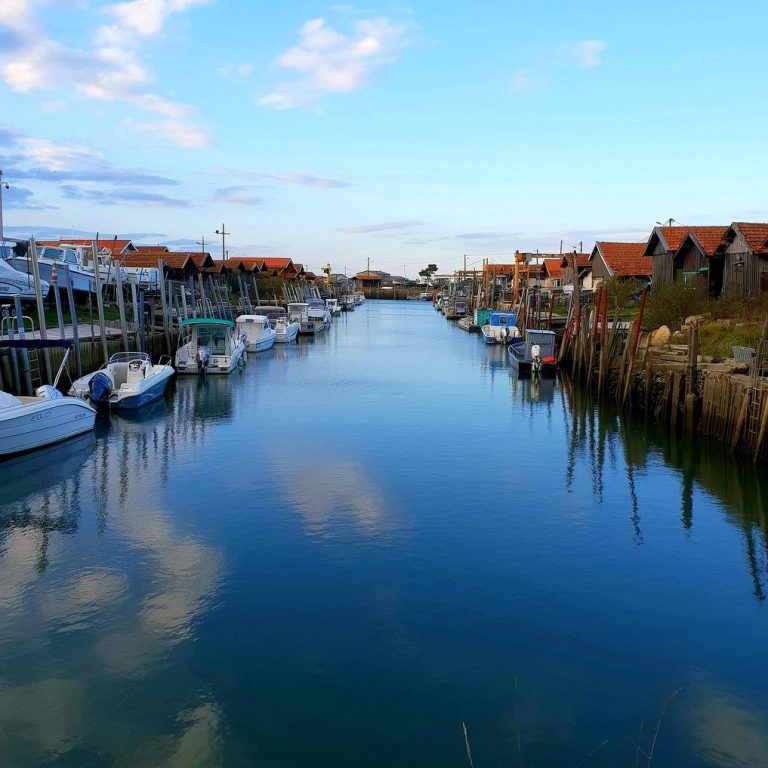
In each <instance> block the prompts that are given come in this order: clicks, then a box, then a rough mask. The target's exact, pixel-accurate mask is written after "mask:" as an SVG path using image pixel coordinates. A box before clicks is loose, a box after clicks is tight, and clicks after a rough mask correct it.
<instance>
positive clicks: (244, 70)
mask: <svg viewBox="0 0 768 768" xmlns="http://www.w3.org/2000/svg"><path fill="white" fill-rule="evenodd" d="M252 72H253V65H252V64H231V63H230V64H224V65H223V66H221V67H219V75H220V76H221V77H223V78H224V79H225V80H244V79H245V78H246V77H249V76H250V75H251V73H252Z"/></svg>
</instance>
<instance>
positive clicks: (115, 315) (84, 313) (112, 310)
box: [32, 299, 133, 328]
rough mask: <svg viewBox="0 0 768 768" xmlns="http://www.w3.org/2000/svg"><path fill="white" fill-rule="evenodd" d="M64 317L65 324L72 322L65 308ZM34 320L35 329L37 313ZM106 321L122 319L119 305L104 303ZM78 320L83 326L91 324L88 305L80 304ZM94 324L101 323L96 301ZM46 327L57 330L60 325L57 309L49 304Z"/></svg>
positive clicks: (130, 317) (46, 312)
mask: <svg viewBox="0 0 768 768" xmlns="http://www.w3.org/2000/svg"><path fill="white" fill-rule="evenodd" d="M65 304H66V302H65ZM62 315H63V316H64V323H65V324H69V323H71V322H72V317H71V315H70V314H69V312H66V311H64V307H62ZM126 315H128V307H126ZM132 317H133V316H132V315H129V316H128V319H129V320H130V319H132ZM32 319H33V320H34V321H35V327H37V313H35V314H34V315H33V316H32ZM104 319H105V320H119V319H120V312H119V310H118V308H117V304H115V303H112V302H105V303H104ZM77 320H78V322H79V323H80V324H81V325H82V324H85V325H88V324H89V323H90V322H91V314H90V311H89V309H88V305H87V304H78V306H77ZM93 322H94V325H98V322H99V312H98V310H97V308H96V301H95V299H94V302H93ZM45 325H46V327H47V328H56V327H58V325H59V318H58V316H57V315H56V307H52V306H49V305H48V304H47V303H46V305H45Z"/></svg>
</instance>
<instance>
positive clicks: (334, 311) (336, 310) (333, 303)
mask: <svg viewBox="0 0 768 768" xmlns="http://www.w3.org/2000/svg"><path fill="white" fill-rule="evenodd" d="M325 308H326V309H327V310H328V311H329V312H330V313H331V317H339V315H341V304H339V300H338V299H326V300H325Z"/></svg>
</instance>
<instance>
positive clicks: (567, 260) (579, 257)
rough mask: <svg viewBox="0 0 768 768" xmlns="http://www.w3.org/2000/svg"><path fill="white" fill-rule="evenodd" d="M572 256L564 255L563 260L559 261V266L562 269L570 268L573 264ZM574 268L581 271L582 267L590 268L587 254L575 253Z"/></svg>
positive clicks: (590, 263) (569, 254)
mask: <svg viewBox="0 0 768 768" xmlns="http://www.w3.org/2000/svg"><path fill="white" fill-rule="evenodd" d="M573 256H574V254H572V253H564V254H563V258H562V259H561V260H560V266H562V267H570V266H571V265H572V264H573ZM576 266H577V267H578V268H579V269H582V268H583V267H591V266H592V262H591V261H590V260H589V254H588V253H577V254H576Z"/></svg>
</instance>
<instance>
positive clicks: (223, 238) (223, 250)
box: [216, 224, 232, 261]
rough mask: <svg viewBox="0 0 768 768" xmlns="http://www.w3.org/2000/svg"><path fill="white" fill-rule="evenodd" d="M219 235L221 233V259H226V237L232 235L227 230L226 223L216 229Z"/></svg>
mask: <svg viewBox="0 0 768 768" xmlns="http://www.w3.org/2000/svg"><path fill="white" fill-rule="evenodd" d="M216 234H217V235H221V260H222V261H226V258H227V247H226V238H227V235H231V234H232V233H231V232H227V230H226V227H225V226H224V224H222V225H221V229H217V230H216Z"/></svg>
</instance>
